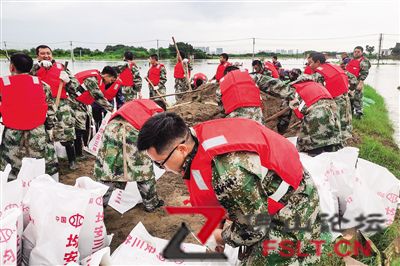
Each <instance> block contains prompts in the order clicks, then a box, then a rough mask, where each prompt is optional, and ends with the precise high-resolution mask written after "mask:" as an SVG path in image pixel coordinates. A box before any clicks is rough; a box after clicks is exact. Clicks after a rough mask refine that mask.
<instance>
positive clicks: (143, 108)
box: [110, 99, 164, 130]
mask: <svg viewBox="0 0 400 266" xmlns="http://www.w3.org/2000/svg"><path fill="white" fill-rule="evenodd" d="M163 111H164V110H163V109H162V108H161V107H160V106H158V105H157V104H156V103H155V102H153V101H152V100H149V99H136V100H132V101H129V102H127V103H125V104H124V105H122V107H121V108H119V109H118V111H117V112H115V113H114V114H113V115H112V116H111V118H110V121H111V120H112V119H114V118H115V117H117V116H122V117H123V118H124V119H125V120H126V121H128V122H129V124H131V125H132V126H133V127H134V128H135V129H137V130H140V129H141V128H142V126H143V125H144V123H145V122H146V121H147V120H148V119H149V118H150V117H152V116H153V115H155V114H156V113H161V112H163Z"/></svg>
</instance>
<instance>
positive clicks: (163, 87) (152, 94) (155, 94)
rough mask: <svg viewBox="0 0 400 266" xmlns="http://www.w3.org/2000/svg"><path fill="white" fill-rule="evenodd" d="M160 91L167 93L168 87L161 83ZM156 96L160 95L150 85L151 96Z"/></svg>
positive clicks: (162, 93)
mask: <svg viewBox="0 0 400 266" xmlns="http://www.w3.org/2000/svg"><path fill="white" fill-rule="evenodd" d="M158 92H159V93H160V94H161V95H164V94H166V93H167V88H166V87H165V86H164V85H159V87H158ZM154 96H159V95H158V94H157V92H156V91H155V90H153V88H152V87H151V86H149V97H154Z"/></svg>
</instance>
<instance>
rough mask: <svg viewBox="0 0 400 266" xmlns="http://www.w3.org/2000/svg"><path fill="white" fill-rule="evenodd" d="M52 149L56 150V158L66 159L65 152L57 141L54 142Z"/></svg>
mask: <svg viewBox="0 0 400 266" xmlns="http://www.w3.org/2000/svg"><path fill="white" fill-rule="evenodd" d="M54 148H55V150H56V154H57V158H64V159H66V158H67V157H68V156H67V150H66V149H65V147H64V146H63V145H61V143H60V142H59V141H57V142H54Z"/></svg>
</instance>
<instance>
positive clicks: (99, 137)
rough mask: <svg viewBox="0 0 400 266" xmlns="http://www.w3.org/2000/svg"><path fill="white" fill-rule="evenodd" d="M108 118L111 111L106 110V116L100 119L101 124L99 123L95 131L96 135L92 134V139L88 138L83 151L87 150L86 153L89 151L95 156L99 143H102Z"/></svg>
mask: <svg viewBox="0 0 400 266" xmlns="http://www.w3.org/2000/svg"><path fill="white" fill-rule="evenodd" d="M110 118H111V113H110V112H107V114H106V116H105V117H104V118H103V120H102V121H101V125H100V127H99V130H98V131H97V133H96V135H94V137H93V139H92V140H90V142H89V145H88V147H87V148H86V147H85V148H84V149H85V151H87V152H88V153H90V154H92V155H94V156H97V153H99V149H100V147H101V144H102V143H103V134H104V130H105V128H106V126H107V124H108V121H109V120H110Z"/></svg>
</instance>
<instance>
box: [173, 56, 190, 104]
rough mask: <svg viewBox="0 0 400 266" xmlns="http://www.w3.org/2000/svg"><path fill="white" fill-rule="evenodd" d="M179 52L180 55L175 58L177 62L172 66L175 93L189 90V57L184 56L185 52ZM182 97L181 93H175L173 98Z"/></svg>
mask: <svg viewBox="0 0 400 266" xmlns="http://www.w3.org/2000/svg"><path fill="white" fill-rule="evenodd" d="M179 53H180V55H181V57H180V58H177V60H178V62H177V63H176V65H175V67H174V78H175V93H179V92H184V91H188V90H189V85H190V84H188V80H189V78H190V71H192V70H193V67H192V64H191V63H190V61H189V59H187V58H186V55H185V53H184V52H181V51H179ZM182 63H183V64H182ZM182 65H183V66H182ZM182 97H183V96H182V95H175V100H176V101H178V100H180V99H182Z"/></svg>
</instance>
